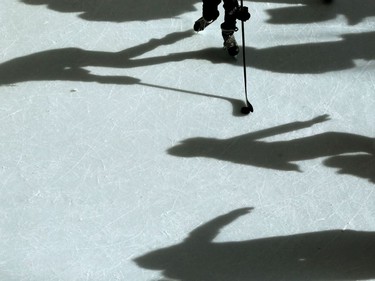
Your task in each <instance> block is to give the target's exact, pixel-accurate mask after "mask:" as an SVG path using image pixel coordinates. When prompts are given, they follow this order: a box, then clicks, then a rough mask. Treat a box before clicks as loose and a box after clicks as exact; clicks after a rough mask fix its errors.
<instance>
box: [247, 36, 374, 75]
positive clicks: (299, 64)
mask: <svg viewBox="0 0 375 281" xmlns="http://www.w3.org/2000/svg"><path fill="white" fill-rule="evenodd" d="M341 38H342V39H340V40H337V41H332V42H320V43H306V44H295V45H282V46H275V47H269V48H263V49H256V48H252V47H247V48H246V52H247V54H248V55H247V65H249V66H251V67H255V68H259V69H264V70H268V71H272V72H280V73H295V74H321V73H326V72H330V71H340V70H346V69H350V68H353V67H355V65H356V64H355V60H366V61H372V60H374V59H375V48H374V46H375V32H366V33H358V34H345V35H342V37H341Z"/></svg>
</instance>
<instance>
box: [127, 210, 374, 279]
mask: <svg viewBox="0 0 375 281" xmlns="http://www.w3.org/2000/svg"><path fill="white" fill-rule="evenodd" d="M250 211H251V208H244V209H238V210H234V211H232V212H230V213H228V214H225V215H222V216H219V217H217V218H215V219H213V220H211V221H209V222H207V223H205V224H203V225H202V226H200V227H198V228H196V229H195V230H194V231H192V232H191V233H190V234H189V236H188V237H187V238H186V239H185V240H184V241H182V242H181V243H179V244H176V245H173V246H170V247H166V248H161V249H158V250H155V251H152V252H149V253H147V254H145V255H143V256H140V257H138V258H136V259H135V260H134V261H135V263H136V264H137V265H138V266H140V267H142V268H146V269H151V270H158V271H161V273H162V274H163V278H166V279H168V280H169V279H171V280H180V281H196V280H205V281H228V280H237V281H253V280H254V281H258V280H268V281H277V280H280V279H282V280H290V281H300V280H312V281H320V280H332V281H333V280H367V279H373V278H375V267H374V264H375V255H374V252H375V233H374V232H364V231H352V230H345V231H343V230H329V231H321V232H311V233H304V234H296V235H289V236H279V237H270V238H262V239H254V240H248V241H233V242H220V243H215V242H213V240H214V239H215V237H216V236H217V235H218V233H219V231H220V230H221V228H223V227H225V226H226V225H228V224H230V223H231V222H233V221H234V220H235V219H237V218H238V217H240V216H243V215H244V214H247V213H249V212H250ZM162 280H164V279H162Z"/></svg>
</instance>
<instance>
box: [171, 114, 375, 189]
mask: <svg viewBox="0 0 375 281" xmlns="http://www.w3.org/2000/svg"><path fill="white" fill-rule="evenodd" d="M326 120H328V116H327V115H322V116H319V117H316V118H314V119H312V120H309V121H305V122H294V123H289V124H285V125H281V126H277V127H273V128H269V129H265V130H262V131H257V132H252V133H248V134H246V135H241V136H237V137H233V138H229V139H213V138H199V137H197V138H190V139H186V140H183V141H182V142H181V143H180V144H178V145H176V146H174V147H172V148H170V149H168V153H169V154H170V155H173V156H179V157H205V158H213V159H218V160H222V161H229V162H232V163H236V164H243V165H251V166H256V167H261V168H267V169H275V170H280V171H297V172H301V170H300V168H299V166H298V165H297V164H296V162H298V161H304V160H309V159H316V158H321V157H326V158H328V157H330V158H328V159H327V160H326V161H325V162H324V163H325V164H326V165H327V166H329V167H338V168H340V169H341V172H342V173H345V174H351V175H354V176H359V177H364V178H367V179H368V180H370V181H372V182H374V183H375V173H372V171H373V170H374V166H373V165H374V158H375V151H374V139H373V138H369V137H365V136H360V135H355V134H349V133H339V132H327V133H322V134H318V135H313V136H309V137H303V138H299V139H294V140H286V141H265V140H262V139H264V138H267V137H272V136H276V135H280V134H283V133H287V132H291V131H295V130H299V129H303V128H308V127H310V126H312V125H314V124H317V123H320V122H324V121H326ZM349 153H356V154H359V155H356V156H348V155H345V154H349ZM340 155H341V156H340ZM349 159H352V160H355V161H353V162H350V161H349ZM359 162H360V165H359Z"/></svg>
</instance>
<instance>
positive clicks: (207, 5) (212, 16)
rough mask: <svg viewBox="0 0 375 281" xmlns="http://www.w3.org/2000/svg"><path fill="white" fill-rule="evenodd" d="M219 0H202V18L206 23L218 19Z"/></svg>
mask: <svg viewBox="0 0 375 281" xmlns="http://www.w3.org/2000/svg"><path fill="white" fill-rule="evenodd" d="M220 3H221V0H203V13H202V14H203V17H204V19H205V20H206V21H214V20H216V19H217V18H218V17H219V10H218V6H219V4H220Z"/></svg>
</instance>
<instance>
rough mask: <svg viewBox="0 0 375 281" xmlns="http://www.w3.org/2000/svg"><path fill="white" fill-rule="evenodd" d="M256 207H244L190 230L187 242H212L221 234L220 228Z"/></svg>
mask: <svg viewBox="0 0 375 281" xmlns="http://www.w3.org/2000/svg"><path fill="white" fill-rule="evenodd" d="M253 209H254V208H242V209H237V210H234V211H232V212H230V213H228V214H225V215H222V216H219V217H217V218H215V219H213V220H211V221H209V222H206V223H205V224H203V225H201V226H200V227H198V228H196V229H195V230H193V231H192V232H190V234H189V236H188V237H187V238H186V239H185V242H187V243H192V242H193V243H210V242H212V241H213V240H214V239H215V237H216V236H217V235H218V234H219V232H220V229H221V228H223V227H224V226H226V225H228V224H230V223H232V222H233V221H234V220H236V219H237V218H239V217H240V216H243V215H246V214H248V213H250V212H251V211H252V210H253Z"/></svg>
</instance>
